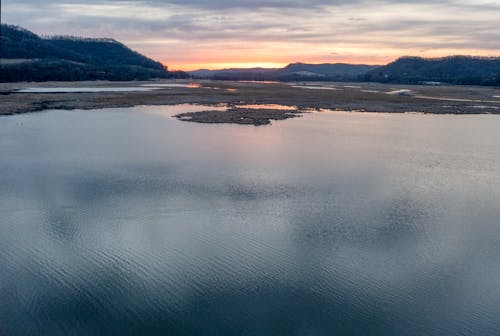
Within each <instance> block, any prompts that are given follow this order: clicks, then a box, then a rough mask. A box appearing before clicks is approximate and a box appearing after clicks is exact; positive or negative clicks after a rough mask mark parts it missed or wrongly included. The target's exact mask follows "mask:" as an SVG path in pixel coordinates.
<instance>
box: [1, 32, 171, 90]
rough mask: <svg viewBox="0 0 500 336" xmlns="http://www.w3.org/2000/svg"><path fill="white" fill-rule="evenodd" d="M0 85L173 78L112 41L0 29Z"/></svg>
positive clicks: (163, 70) (144, 58) (154, 64)
mask: <svg viewBox="0 0 500 336" xmlns="http://www.w3.org/2000/svg"><path fill="white" fill-rule="evenodd" d="M0 38H1V46H0V47H1V48H0V61H1V63H0V66H1V74H0V81H2V82H16V81H79V80H147V79H152V78H168V77H171V76H172V74H171V73H169V72H168V71H167V69H166V68H165V67H164V66H163V65H162V64H161V63H159V62H155V61H153V60H151V59H149V58H147V57H145V56H143V55H141V54H139V53H137V52H135V51H133V50H131V49H130V48H128V47H127V46H125V45H124V44H122V43H120V42H118V41H116V40H113V39H94V38H81V37H71V36H58V37H47V38H44V37H40V36H38V35H36V34H34V33H33V32H30V31H29V30H26V29H24V28H21V27H17V26H12V25H6V24H2V25H1V34H0Z"/></svg>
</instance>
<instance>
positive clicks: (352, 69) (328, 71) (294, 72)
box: [277, 63, 378, 80]
mask: <svg viewBox="0 0 500 336" xmlns="http://www.w3.org/2000/svg"><path fill="white" fill-rule="evenodd" d="M377 67H378V66H377V65H364V64H344V63H335V64H330V63H324V64H306V63H293V64H289V65H287V66H286V67H285V68H283V69H280V70H279V71H278V72H277V78H278V79H280V80H301V79H313V78H315V79H320V80H322V79H324V80H343V79H350V80H354V79H357V77H358V76H359V75H364V74H366V73H367V72H368V71H371V70H373V69H376V68H377Z"/></svg>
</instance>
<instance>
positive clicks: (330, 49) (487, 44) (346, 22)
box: [2, 0, 500, 70]
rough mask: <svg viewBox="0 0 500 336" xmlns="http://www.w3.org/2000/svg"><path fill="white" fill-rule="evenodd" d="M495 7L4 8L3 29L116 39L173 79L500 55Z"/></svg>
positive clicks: (13, 1)
mask: <svg viewBox="0 0 500 336" xmlns="http://www.w3.org/2000/svg"><path fill="white" fill-rule="evenodd" d="M499 8H500V2H499V1H498V0H492V1H488V2H486V1H484V2H483V1H481V0H478V1H475V0H474V1H473V0H469V1H461V2H458V1H452V0H450V1H444V2H439V3H436V2H434V1H430V0H424V1H419V2H414V3H412V2H399V1H384V2H377V3H374V2H367V1H362V0H354V1H350V2H345V1H334V2H332V1H322V0H314V1H305V2H304V1H298V0H296V1H278V0H275V1H257V2H255V1H247V0H242V1H210V2H205V1H198V0H187V1H177V0H175V1H154V0H153V1H142V0H141V1H137V2H129V1H113V0H110V1H106V2H95V3H91V4H89V3H86V2H83V1H82V2H80V1H78V0H71V1H70V0H51V1H47V2H43V3H41V2H38V1H34V0H20V1H19V0H5V1H2V9H3V10H2V21H11V22H16V23H18V24H20V25H21V26H24V27H26V28H28V29H32V30H34V31H37V32H40V33H41V34H56V35H58V34H65V35H84V36H95V37H102V36H112V37H113V38H116V39H117V40H119V41H121V42H123V43H125V44H126V45H127V46H130V47H131V48H133V49H134V50H137V51H139V52H141V53H143V54H145V55H147V56H149V57H151V58H152V59H155V60H158V61H160V62H162V63H163V64H165V65H167V66H168V67H169V69H172V70H195V69H220V68H253V67H263V68H276V67H283V66H285V65H286V64H289V63H295V62H303V63H354V64H386V63H388V62H391V61H393V60H395V59H397V58H398V57H400V56H406V55H412V56H423V57H441V56H447V55H481V56H497V55H500V37H499V31H498V27H499V25H500V20H499V17H500V15H499ZM97 21H98V22H100V24H99V25H96V24H95V22H97Z"/></svg>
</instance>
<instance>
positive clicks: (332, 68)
mask: <svg viewBox="0 0 500 336" xmlns="http://www.w3.org/2000/svg"><path fill="white" fill-rule="evenodd" d="M375 68H377V66H374V65H358V64H341V63H337V64H328V63H325V64H306V63H293V64H289V65H287V66H286V67H284V68H282V69H273V68H267V69H266V68H250V69H223V70H206V69H202V70H196V71H191V72H189V74H191V75H192V76H194V77H196V78H210V79H228V80H276V81H295V80H324V81H331V80H356V79H357V78H358V76H360V75H364V74H365V73H367V72H368V71H370V70H373V69H375Z"/></svg>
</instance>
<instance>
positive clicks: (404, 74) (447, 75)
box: [364, 56, 500, 85]
mask: <svg viewBox="0 0 500 336" xmlns="http://www.w3.org/2000/svg"><path fill="white" fill-rule="evenodd" d="M364 80H367V81H375V82H387V83H391V82H394V83H408V84H418V83H422V82H443V83H450V84H463V85H500V57H471V56H450V57H443V58H421V57H402V58H400V59H398V60H396V61H395V62H392V63H390V64H388V65H386V66H383V67H379V68H377V69H373V70H371V71H368V72H367V74H366V75H365V76H364Z"/></svg>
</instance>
